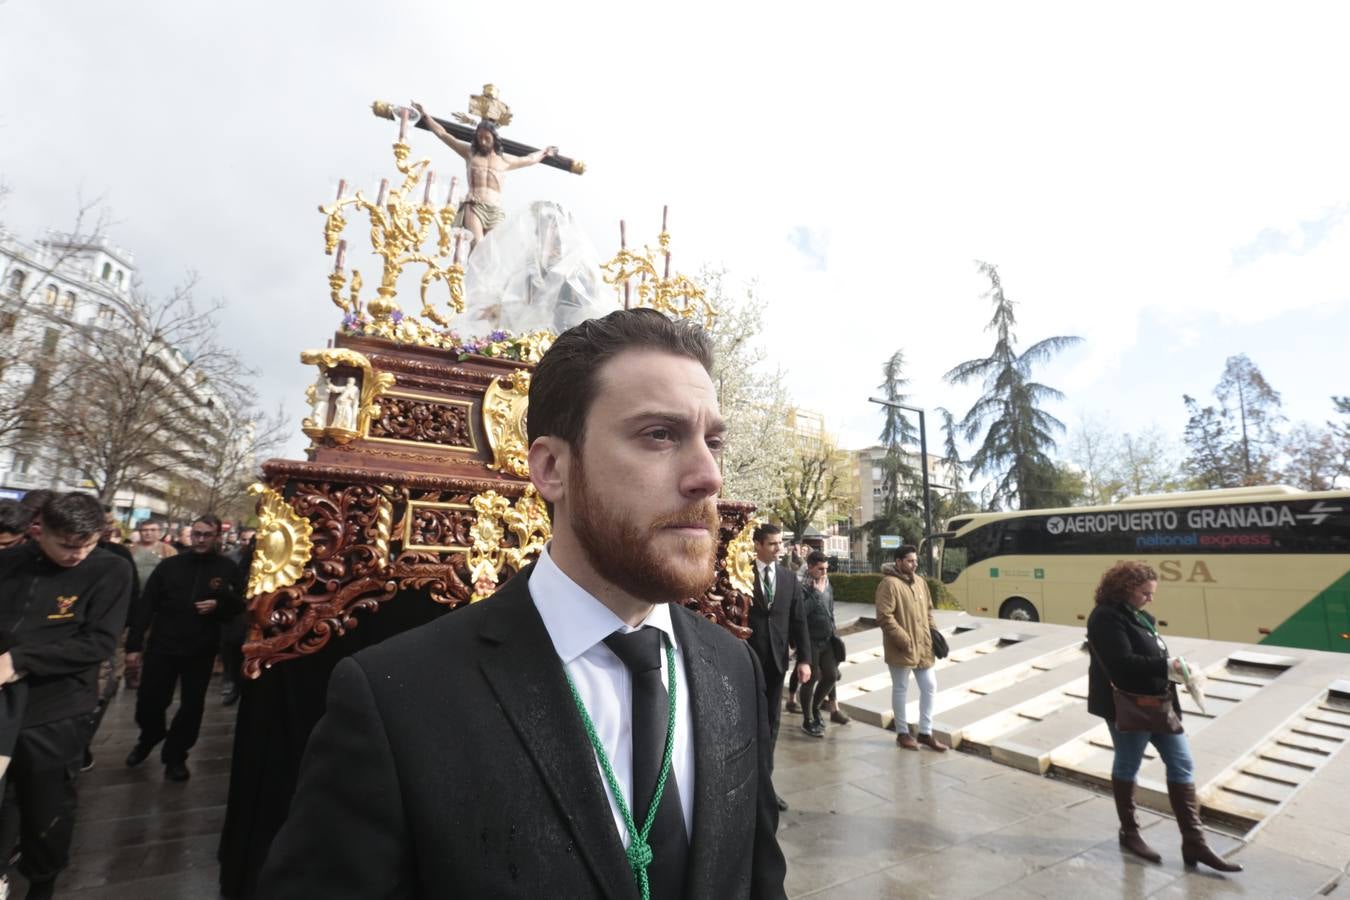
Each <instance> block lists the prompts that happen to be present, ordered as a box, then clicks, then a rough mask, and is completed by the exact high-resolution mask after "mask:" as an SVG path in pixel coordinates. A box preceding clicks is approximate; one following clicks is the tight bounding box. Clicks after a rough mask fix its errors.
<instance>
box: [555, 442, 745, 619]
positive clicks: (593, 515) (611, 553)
mask: <svg viewBox="0 0 1350 900" xmlns="http://www.w3.org/2000/svg"><path fill="white" fill-rule="evenodd" d="M573 458H574V459H575V460H576V462H577V465H576V466H575V467H574V468H573V470H572V473H571V474H570V475H569V477H568V486H567V490H568V498H569V499H570V500H571V507H572V510H571V515H572V530H573V532H574V533H575V534H576V536H577V540H578V541H579V542H580V544H581V549H582V550H583V551H584V552H585V554H586V558H587V559H588V560H589V561H590V564H591V566H592V567H593V568H594V569H595V571H596V573H597V574H598V575H600V577H602V578H604V579H605V580H606V581H608V582H609V583H610V584H613V585H615V586H616V587H618V588H620V589H621V590H623V591H624V592H625V593H627V594H629V595H630V596H632V597H636V598H638V599H640V600H645V601H647V602H648V603H677V602H680V601H682V600H688V599H691V598H694V597H699V596H702V594H703V592H704V591H706V590H707V589H708V588H709V587H711V586H712V583H713V581H714V579H715V578H716V576H717V532H718V528H719V526H720V525H721V517H720V516H719V515H718V513H717V503H716V502H715V501H714V500H713V499H712V498H711V497H710V498H707V499H705V500H698V501H695V502H694V503H691V504H689V505H688V506H686V507H685V508H684V509H682V510H679V511H678V512H676V513H674V514H673V515H669V516H665V517H663V518H661V519H658V520H656V521H655V522H648V523H645V524H639V523H637V522H633V521H630V520H628V519H625V518H623V517H622V516H621V514H620V511H619V510H605V509H600V508H598V507H597V506H596V504H595V502H594V498H593V495H592V494H591V491H590V489H589V485H588V483H587V480H586V473H585V470H584V469H583V467H582V465H581V459H580V454H577V455H576V456H574V457H573ZM697 521H702V522H705V523H706V524H707V526H708V537H707V538H706V539H698V538H691V539H688V540H685V541H683V542H682V545H681V546H680V548H679V549H678V550H676V551H675V553H676V555H677V556H682V557H683V559H672V558H671V557H670V556H663V555H661V554H660V553H659V552H658V551H657V549H656V547H655V546H654V545H653V542H652V538H653V537H654V536H655V534H656V532H658V531H659V530H660V529H661V528H662V527H663V526H667V525H670V524H673V523H680V522H697ZM681 562H682V563H683V564H682V565H679V564H677V563H681Z"/></svg>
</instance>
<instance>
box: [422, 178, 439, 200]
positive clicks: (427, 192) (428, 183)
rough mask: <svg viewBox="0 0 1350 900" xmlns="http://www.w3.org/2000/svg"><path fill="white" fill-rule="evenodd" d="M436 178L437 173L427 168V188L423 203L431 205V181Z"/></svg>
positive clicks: (423, 193) (423, 194)
mask: <svg viewBox="0 0 1350 900" xmlns="http://www.w3.org/2000/svg"><path fill="white" fill-rule="evenodd" d="M435 180H436V173H435V172H433V171H431V170H430V169H427V189H426V190H425V191H423V192H422V205H423V206H430V205H431V183H432V182H433V181H435Z"/></svg>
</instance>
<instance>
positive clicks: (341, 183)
mask: <svg viewBox="0 0 1350 900" xmlns="http://www.w3.org/2000/svg"><path fill="white" fill-rule="evenodd" d="M345 193H347V179H345V178H339V179H338V195H337V198H338V199H339V200H341V199H342V195H343V194H345Z"/></svg>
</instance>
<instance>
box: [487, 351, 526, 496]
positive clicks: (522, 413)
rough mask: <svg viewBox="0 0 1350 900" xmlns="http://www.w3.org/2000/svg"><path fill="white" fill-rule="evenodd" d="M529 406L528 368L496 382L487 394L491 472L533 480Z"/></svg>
mask: <svg viewBox="0 0 1350 900" xmlns="http://www.w3.org/2000/svg"><path fill="white" fill-rule="evenodd" d="M529 403H530V373H529V371H528V370H526V369H517V370H516V371H514V372H512V373H511V375H510V376H509V377H508V378H507V379H506V380H505V381H503V380H502V379H501V378H494V379H492V383H491V384H489V385H488V387H487V390H486V391H485V392H484V393H483V430H484V431H486V432H487V439H488V446H489V447H491V448H492V463H491V464H490V465H489V466H488V468H489V469H492V470H493V471H495V472H505V473H506V474H508V475H515V476H516V477H518V478H529V477H530V463H529V459H528V454H529V444H528V441H527V437H526V430H525V421H526V420H525V417H526V415H527V414H528V412H529Z"/></svg>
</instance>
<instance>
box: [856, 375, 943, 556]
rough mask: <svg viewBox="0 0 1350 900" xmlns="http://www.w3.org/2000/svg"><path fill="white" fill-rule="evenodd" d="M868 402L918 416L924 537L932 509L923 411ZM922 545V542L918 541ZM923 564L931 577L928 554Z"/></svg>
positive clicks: (929, 530)
mask: <svg viewBox="0 0 1350 900" xmlns="http://www.w3.org/2000/svg"><path fill="white" fill-rule="evenodd" d="M867 399H868V401H870V402H872V403H879V404H881V405H882V406H889V407H892V408H893V409H903V410H906V411H908V412H912V413H917V414H918V416H919V467H920V468H921V469H923V531H924V537H927V536H928V535H930V534H932V533H933V507H932V501H931V500H930V499H929V496H928V427H927V425H926V424H925V422H924V414H923V410H922V409H919V408H918V407H917V406H906V405H905V404H903V403H896V402H895V401H894V400H883V399H882V398H880V397H868V398H867ZM920 543H922V541H920ZM920 559H921V560H922V562H923V571H924V574H925V575H931V574H932V571H931V569H932V568H933V567H932V562H931V560H930V558H929V556H928V554H923V555H921V556H920Z"/></svg>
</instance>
